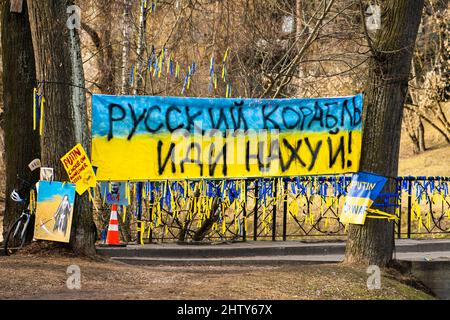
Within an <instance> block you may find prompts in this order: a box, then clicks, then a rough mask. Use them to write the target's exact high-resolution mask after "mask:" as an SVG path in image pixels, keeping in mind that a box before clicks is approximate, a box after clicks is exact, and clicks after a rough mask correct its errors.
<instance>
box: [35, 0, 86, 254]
mask: <svg viewBox="0 0 450 320" xmlns="http://www.w3.org/2000/svg"><path fill="white" fill-rule="evenodd" d="M70 5H73V1H69V0H64V1H63V0H61V1H33V0H28V7H29V10H30V25H31V31H32V37H33V47H34V52H35V58H36V74H37V78H38V80H39V81H42V82H43V89H44V96H45V98H46V102H47V104H46V108H45V114H44V125H43V133H42V137H41V155H42V159H41V160H42V165H43V166H47V167H52V168H54V175H55V180H62V181H67V180H68V176H67V173H66V171H65V170H64V168H63V166H62V164H61V161H60V158H61V157H62V156H63V155H64V154H65V153H66V152H67V151H69V150H70V149H71V148H72V147H73V146H75V145H76V144H77V143H81V144H82V145H83V147H84V148H85V150H86V151H88V152H89V150H90V136H89V132H88V114H87V105H86V95H85V89H84V85H85V83H84V72H83V63H82V59H81V50H80V39H79V35H78V31H77V29H69V28H68V27H67V26H66V21H67V19H68V17H69V14H67V12H66V10H67V7H68V6H70ZM94 237H95V225H94V222H93V219H92V210H91V204H90V202H89V199H88V194H87V192H85V193H84V194H83V195H82V196H78V195H77V197H76V200H75V206H74V217H73V224H72V231H71V238H70V245H71V247H72V249H73V250H74V252H76V253H79V254H94V253H95V247H94V242H95V238H94Z"/></svg>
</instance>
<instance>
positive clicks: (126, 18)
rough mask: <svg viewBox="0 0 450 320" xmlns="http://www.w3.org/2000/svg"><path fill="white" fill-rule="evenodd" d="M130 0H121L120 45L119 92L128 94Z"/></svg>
mask: <svg viewBox="0 0 450 320" xmlns="http://www.w3.org/2000/svg"><path fill="white" fill-rule="evenodd" d="M131 8H132V5H131V0H123V29H122V36H123V47H122V81H121V94H130V82H129V78H130V73H129V72H130V45H131V41H130V29H131Z"/></svg>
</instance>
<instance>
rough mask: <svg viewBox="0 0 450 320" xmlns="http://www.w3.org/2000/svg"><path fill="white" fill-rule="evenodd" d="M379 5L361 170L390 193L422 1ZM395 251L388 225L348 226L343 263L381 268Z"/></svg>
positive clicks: (395, 0) (385, 1)
mask: <svg viewBox="0 0 450 320" xmlns="http://www.w3.org/2000/svg"><path fill="white" fill-rule="evenodd" d="M380 3H381V18H382V21H381V30H379V31H378V32H377V34H376V38H375V41H374V42H372V41H370V40H369V42H370V45H371V46H372V51H373V56H372V57H371V59H370V63H369V76H368V81H367V84H366V91H365V92H366V95H365V97H364V102H365V103H364V104H365V108H364V111H363V138H362V152H361V164H360V170H361V171H369V172H374V173H378V174H381V175H384V176H387V177H389V181H388V183H386V186H385V188H384V190H383V191H384V192H394V191H395V188H396V180H395V177H396V176H397V172H398V154H399V145H400V132H401V123H402V115H403V104H404V102H405V97H406V93H407V90H408V78H409V74H410V67H411V58H412V52H413V49H414V45H415V40H416V36H417V30H418V27H419V24H420V19H421V14H422V9H423V5H424V1H423V0H414V1H411V0H383V1H380ZM389 211H390V212H391V213H393V210H391V209H390V210H389ZM394 245H395V244H394V230H393V223H392V222H387V221H386V220H384V219H367V221H366V223H365V225H363V226H359V225H350V227H349V234H348V241H347V247H346V252H345V261H346V262H347V263H362V264H375V265H378V266H380V267H381V266H385V265H387V264H388V263H389V262H390V261H391V259H392V252H393V249H394Z"/></svg>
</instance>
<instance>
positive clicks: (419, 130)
mask: <svg viewBox="0 0 450 320" xmlns="http://www.w3.org/2000/svg"><path fill="white" fill-rule="evenodd" d="M404 124H405V129H406V132H407V133H408V137H409V138H410V139H411V142H412V143H413V153H414V154H419V153H421V152H424V151H425V150H426V149H425V128H424V126H423V123H422V119H421V118H420V116H419V114H418V113H417V112H413V111H410V110H405V114H404Z"/></svg>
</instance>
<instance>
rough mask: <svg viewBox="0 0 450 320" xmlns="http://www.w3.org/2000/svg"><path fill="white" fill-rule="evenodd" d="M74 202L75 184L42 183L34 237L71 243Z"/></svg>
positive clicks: (40, 184)
mask: <svg viewBox="0 0 450 320" xmlns="http://www.w3.org/2000/svg"><path fill="white" fill-rule="evenodd" d="M74 200H75V185H74V184H72V183H63V182H57V181H40V182H39V190H38V197H37V207H36V220H35V225H34V237H35V238H36V239H41V240H50V241H58V242H66V243H67V242H69V240H70V228H71V226H72V217H73V203H74Z"/></svg>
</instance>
